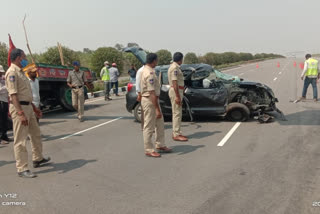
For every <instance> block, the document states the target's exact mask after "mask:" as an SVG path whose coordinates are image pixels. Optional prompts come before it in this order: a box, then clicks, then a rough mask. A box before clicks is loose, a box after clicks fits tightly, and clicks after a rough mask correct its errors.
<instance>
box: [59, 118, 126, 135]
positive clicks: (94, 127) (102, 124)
mask: <svg viewBox="0 0 320 214" xmlns="http://www.w3.org/2000/svg"><path fill="white" fill-rule="evenodd" d="M122 118H123V117H118V118H116V119H114V120H110V121H108V122H105V123H101V124H99V125H96V126H93V127H91V128H88V129H85V130H82V131H80V132H77V133H74V134H71V135H68V136H65V137H63V138H60V139H61V140H65V139H67V138H70V137H73V136H76V135H78V134H82V133H84V132H87V131H90V130H92V129H96V128H98V127H100V126H104V125H107V124H109V123H112V122H115V121H117V120H120V119H122Z"/></svg>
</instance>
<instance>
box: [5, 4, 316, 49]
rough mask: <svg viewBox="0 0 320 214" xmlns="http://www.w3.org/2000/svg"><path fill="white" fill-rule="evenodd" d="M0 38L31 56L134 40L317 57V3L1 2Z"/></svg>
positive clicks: (148, 45)
mask: <svg viewBox="0 0 320 214" xmlns="http://www.w3.org/2000/svg"><path fill="white" fill-rule="evenodd" d="M0 3H1V4H0V8H1V9H0V27H1V30H0V41H2V42H6V43H8V36H7V34H8V33H10V34H11V36H12V38H13V41H14V43H15V45H16V46H17V47H21V48H23V49H26V42H25V38H24V34H23V27H22V19H23V16H24V14H27V20H26V25H27V31H28V35H29V42H30V45H31V49H32V50H33V52H44V51H45V50H46V48H47V47H50V46H53V45H56V44H57V41H59V42H60V43H62V44H63V45H65V46H68V47H70V48H72V49H75V50H82V49H83V48H90V49H93V50H95V49H96V48H97V47H101V46H114V45H115V44H116V43H120V44H124V45H126V44H127V43H128V42H136V43H138V44H139V45H140V46H141V47H142V48H144V49H148V50H150V51H156V50H159V49H169V50H170V51H172V52H174V51H182V52H190V51H192V52H196V53H197V54H204V53H206V52H209V51H212V52H224V51H235V52H240V51H242V52H254V53H256V52H276V53H287V52H290V51H306V52H311V53H314V52H320V46H319V45H318V43H319V40H320V29H319V26H318V20H319V18H320V1H319V0H304V1H302V0H290V1H289V0H219V1H218V0H77V1H75V0H72V1H71V0H50V1H49V0H15V1H9V0H0Z"/></svg>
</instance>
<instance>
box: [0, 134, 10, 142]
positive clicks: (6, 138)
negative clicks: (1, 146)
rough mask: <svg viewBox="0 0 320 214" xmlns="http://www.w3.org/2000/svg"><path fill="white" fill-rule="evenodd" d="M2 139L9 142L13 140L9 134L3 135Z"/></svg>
mask: <svg viewBox="0 0 320 214" xmlns="http://www.w3.org/2000/svg"><path fill="white" fill-rule="evenodd" d="M1 140H4V141H7V142H11V141H12V139H10V138H8V136H7V135H4V136H2V137H1Z"/></svg>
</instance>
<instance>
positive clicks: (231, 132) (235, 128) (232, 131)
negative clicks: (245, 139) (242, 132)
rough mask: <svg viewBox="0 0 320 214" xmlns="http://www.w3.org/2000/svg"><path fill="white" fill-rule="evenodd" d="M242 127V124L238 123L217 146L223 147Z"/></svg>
mask: <svg viewBox="0 0 320 214" xmlns="http://www.w3.org/2000/svg"><path fill="white" fill-rule="evenodd" d="M240 125H241V122H237V123H236V124H235V125H234V126H233V127H232V129H231V130H230V131H229V132H228V134H227V135H226V136H224V138H223V139H222V140H221V141H220V143H219V144H218V145H217V146H223V145H224V144H225V143H226V142H227V141H228V140H229V138H230V137H231V136H232V134H233V133H234V132H235V131H236V130H237V128H238V127H239V126H240Z"/></svg>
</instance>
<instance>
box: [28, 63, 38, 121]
mask: <svg viewBox="0 0 320 214" xmlns="http://www.w3.org/2000/svg"><path fill="white" fill-rule="evenodd" d="M28 77H29V81H30V86H31V90H32V98H33V100H32V103H33V104H34V105H35V106H36V107H37V108H38V109H40V87H39V80H38V78H37V68H32V69H31V70H29V71H28ZM37 119H38V122H39V118H37Z"/></svg>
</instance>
